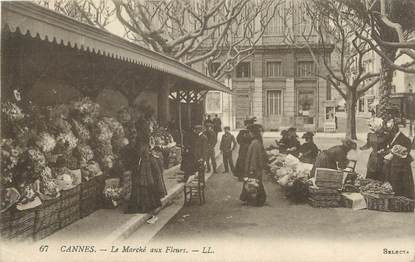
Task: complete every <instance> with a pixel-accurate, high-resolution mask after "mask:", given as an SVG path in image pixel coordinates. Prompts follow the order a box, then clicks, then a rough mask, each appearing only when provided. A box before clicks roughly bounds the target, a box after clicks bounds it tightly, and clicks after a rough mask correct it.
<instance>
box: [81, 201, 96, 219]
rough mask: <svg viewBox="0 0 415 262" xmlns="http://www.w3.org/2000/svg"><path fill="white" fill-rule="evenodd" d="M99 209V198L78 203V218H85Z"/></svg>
mask: <svg viewBox="0 0 415 262" xmlns="http://www.w3.org/2000/svg"><path fill="white" fill-rule="evenodd" d="M100 208H101V201H100V198H97V197H92V198H87V199H84V200H82V201H81V203H80V217H81V218H83V217H86V216H89V215H90V214H92V213H94V212H95V211H97V210H98V209H100Z"/></svg>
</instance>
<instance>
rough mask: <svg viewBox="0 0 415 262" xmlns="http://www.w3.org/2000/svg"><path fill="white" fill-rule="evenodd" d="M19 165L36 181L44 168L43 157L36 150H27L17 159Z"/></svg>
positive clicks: (40, 152) (44, 159)
mask: <svg viewBox="0 0 415 262" xmlns="http://www.w3.org/2000/svg"><path fill="white" fill-rule="evenodd" d="M19 162H20V163H19V164H18V165H21V166H22V167H23V168H24V171H27V172H29V173H30V174H31V178H32V179H33V180H36V179H37V178H38V176H39V175H40V174H41V172H42V171H43V170H44V169H45V167H46V158H45V155H44V154H43V153H42V151H40V150H39V149H37V148H29V149H28V150H27V151H26V152H25V153H24V154H23V155H22V157H21V158H20V159H19Z"/></svg>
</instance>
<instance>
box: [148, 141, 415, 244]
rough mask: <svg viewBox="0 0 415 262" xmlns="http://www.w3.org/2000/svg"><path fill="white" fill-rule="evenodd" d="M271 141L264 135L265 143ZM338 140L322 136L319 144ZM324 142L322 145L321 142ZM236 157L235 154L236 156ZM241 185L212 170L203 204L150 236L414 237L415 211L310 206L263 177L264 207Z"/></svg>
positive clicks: (363, 154) (173, 238) (183, 212)
mask: <svg viewBox="0 0 415 262" xmlns="http://www.w3.org/2000/svg"><path fill="white" fill-rule="evenodd" d="M272 141H273V139H267V140H266V141H265V143H266V144H269V143H271V142H272ZM338 141H339V140H338V139H328V138H325V139H322V140H320V141H319V140H317V141H316V143H317V144H318V145H320V146H319V147H321V148H327V147H329V146H331V145H334V144H337V143H338ZM322 144H324V146H321V145H322ZM368 153H369V152H367V151H366V152H360V153H359V166H358V169H359V170H361V172H363V173H364V166H365V163H366V160H365V159H367V155H368ZM235 158H236V156H235ZM241 186H242V184H241V183H240V182H238V181H237V180H236V179H235V178H234V177H233V176H232V175H230V174H215V175H213V176H212V177H211V178H210V180H209V181H208V183H207V203H206V204H205V205H203V206H198V205H194V206H189V207H184V208H183V209H182V210H181V211H180V212H179V213H178V214H177V215H176V216H175V217H174V218H173V219H172V220H171V221H170V222H169V223H168V224H167V225H166V226H165V227H164V228H163V229H162V230H161V231H160V232H159V233H158V234H157V235H156V237H155V238H154V239H153V240H152V242H153V243H157V242H165V241H197V240H204V241H206V240H207V239H209V240H215V241H216V240H224V239H226V240H230V241H239V240H240V239H242V238H244V239H257V238H258V239H261V240H264V239H270V240H287V239H292V238H295V239H299V238H301V239H302V240H303V241H331V240H340V241H353V242H355V241H362V240H389V239H412V240H415V215H414V213H385V212H377V211H369V210H360V211H352V210H351V209H346V208H321V209H320V208H312V207H310V206H309V205H307V204H299V205H296V204H292V203H291V202H290V201H289V200H287V199H286V198H285V196H284V192H283V191H282V189H281V188H280V187H279V186H278V185H277V184H275V183H274V182H272V181H271V180H270V179H266V181H265V189H266V192H267V195H268V197H267V203H266V205H265V206H264V207H260V208H258V207H248V206H244V205H242V204H241V202H240V201H239V194H240V191H241Z"/></svg>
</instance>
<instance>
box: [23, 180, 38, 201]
mask: <svg viewBox="0 0 415 262" xmlns="http://www.w3.org/2000/svg"><path fill="white" fill-rule="evenodd" d="M19 192H20V200H19V204H27V203H29V202H32V201H33V200H35V198H36V193H35V190H34V188H33V184H31V183H24V184H21V185H19Z"/></svg>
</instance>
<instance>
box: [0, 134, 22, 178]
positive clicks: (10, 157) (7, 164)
mask: <svg viewBox="0 0 415 262" xmlns="http://www.w3.org/2000/svg"><path fill="white" fill-rule="evenodd" d="M22 153H23V150H22V148H20V147H19V146H17V145H15V143H14V141H13V140H12V139H3V140H2V143H1V167H2V169H1V170H2V173H1V176H0V177H1V184H2V185H3V186H5V185H8V184H11V183H12V182H13V169H14V168H15V167H16V166H17V164H18V162H19V157H20V155H21V154H22Z"/></svg>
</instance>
